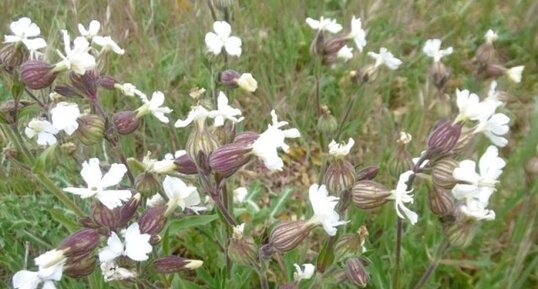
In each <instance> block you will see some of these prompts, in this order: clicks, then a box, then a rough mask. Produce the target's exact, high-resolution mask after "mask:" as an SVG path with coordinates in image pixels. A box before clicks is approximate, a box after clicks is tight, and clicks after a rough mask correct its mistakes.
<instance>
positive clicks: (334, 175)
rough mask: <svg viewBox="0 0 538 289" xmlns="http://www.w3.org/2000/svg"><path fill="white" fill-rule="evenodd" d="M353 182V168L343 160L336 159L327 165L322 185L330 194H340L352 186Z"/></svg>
mask: <svg viewBox="0 0 538 289" xmlns="http://www.w3.org/2000/svg"><path fill="white" fill-rule="evenodd" d="M354 182H355V168H354V167H353V165H352V164H351V163H350V162H349V161H347V160H345V159H337V160H335V161H334V162H333V163H331V164H330V165H329V167H328V168H327V170H326V171H325V174H324V175H323V184H325V185H326V186H327V189H329V192H330V193H332V194H336V195H338V194H340V193H341V192H343V191H344V190H347V189H349V188H351V186H353V183H354Z"/></svg>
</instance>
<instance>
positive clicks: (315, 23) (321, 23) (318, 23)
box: [306, 16, 342, 33]
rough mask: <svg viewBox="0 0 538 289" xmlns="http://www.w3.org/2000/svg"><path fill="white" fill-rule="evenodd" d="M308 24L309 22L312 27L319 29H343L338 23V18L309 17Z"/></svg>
mask: <svg viewBox="0 0 538 289" xmlns="http://www.w3.org/2000/svg"><path fill="white" fill-rule="evenodd" d="M306 24H308V26H310V28H312V29H314V30H317V31H327V32H330V33H338V32H340V30H342V25H340V24H338V23H336V19H331V18H324V17H323V16H321V17H320V18H319V20H316V19H312V18H310V17H308V18H306Z"/></svg>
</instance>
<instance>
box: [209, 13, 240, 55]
mask: <svg viewBox="0 0 538 289" xmlns="http://www.w3.org/2000/svg"><path fill="white" fill-rule="evenodd" d="M213 31H215V32H208V33H207V34H206V35H205V44H206V46H207V49H208V50H209V51H210V52H211V53H213V54H215V55H219V54H220V53H221V52H222V49H223V48H224V50H226V53H228V54H229V55H231V56H237V57H239V56H241V39H239V37H236V36H230V35H231V34H232V27H231V26H230V24H228V22H226V21H215V23H213Z"/></svg>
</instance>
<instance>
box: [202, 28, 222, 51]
mask: <svg viewBox="0 0 538 289" xmlns="http://www.w3.org/2000/svg"><path fill="white" fill-rule="evenodd" d="M205 45H206V46H207V49H208V50H209V51H210V52H211V53H213V54H215V55H219V54H220V52H221V51H222V48H223V47H224V42H223V41H222V40H221V39H220V37H219V36H218V35H217V34H215V33H213V32H208V33H207V34H206V35H205Z"/></svg>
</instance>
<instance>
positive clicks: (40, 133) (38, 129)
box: [24, 118, 58, 145]
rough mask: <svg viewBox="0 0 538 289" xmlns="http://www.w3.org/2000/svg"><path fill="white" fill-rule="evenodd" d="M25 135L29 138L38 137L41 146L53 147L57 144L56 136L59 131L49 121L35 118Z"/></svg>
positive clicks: (29, 124) (25, 130) (26, 129)
mask: <svg viewBox="0 0 538 289" xmlns="http://www.w3.org/2000/svg"><path fill="white" fill-rule="evenodd" d="M24 133H25V134H26V136H27V137H28V138H33V137H34V136H36V135H37V144H39V145H53V144H55V143H56V137H55V136H54V135H55V134H57V133H58V129H56V128H55V127H54V126H53V125H52V124H51V123H50V122H49V121H47V120H41V119H37V118H34V119H32V120H31V121H30V122H29V123H28V127H26V128H25V129H24Z"/></svg>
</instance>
